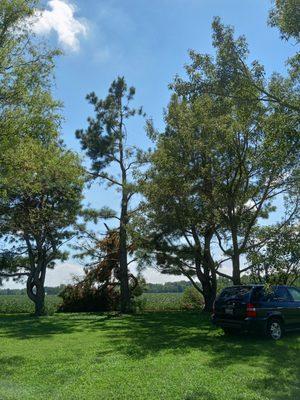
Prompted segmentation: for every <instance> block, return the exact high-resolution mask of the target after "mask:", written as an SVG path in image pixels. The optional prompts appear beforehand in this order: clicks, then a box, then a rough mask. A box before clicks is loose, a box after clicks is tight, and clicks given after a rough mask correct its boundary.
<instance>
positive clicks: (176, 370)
mask: <svg viewBox="0 0 300 400" xmlns="http://www.w3.org/2000/svg"><path fill="white" fill-rule="evenodd" d="M0 343H1V346H0V399H1V400H31V399H35V400H39V399H43V400H44V399H47V400H52V399H53V400H54V399H55V400H62V399H63V400H66V399H68V400H72V399H78V400H79V399H80V400H92V399H93V400H101V399H103V400H104V399H105V400H107V399H120V400H126V399H128V400H129V399H130V400H132V399H133V400H139V399H140V400H145V399H149V400H150V399H151V400H161V399H162V400H176V399H178V400H179V399H182V400H196V399H197V400H254V399H255V400H258V399H259V400H292V399H293V400H298V399H300V384H299V380H300V336H299V335H298V334H289V335H287V336H286V337H285V338H284V339H283V340H281V341H278V342H273V341H268V340H266V339H263V338H260V337H247V336H237V337H226V336H224V335H223V333H222V332H221V331H220V330H218V329H215V328H213V327H212V326H211V324H210V322H209V317H208V316H206V315H203V314H200V313H196V312H152V313H144V314H141V315H132V316H124V317H121V316H112V315H104V314H102V315H96V314H56V315H54V316H49V317H43V318H40V319H34V318H33V317H30V316H27V315H6V316H5V315H2V316H0Z"/></svg>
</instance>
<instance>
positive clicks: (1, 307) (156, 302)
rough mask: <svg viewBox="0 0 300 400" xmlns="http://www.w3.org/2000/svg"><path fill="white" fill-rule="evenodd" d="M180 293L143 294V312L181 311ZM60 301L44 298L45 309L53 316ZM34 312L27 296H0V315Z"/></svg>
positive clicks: (51, 297) (48, 297) (49, 297)
mask: <svg viewBox="0 0 300 400" xmlns="http://www.w3.org/2000/svg"><path fill="white" fill-rule="evenodd" d="M181 297H182V293H145V294H143V295H142V296H141V298H140V299H141V300H139V301H141V303H142V304H143V308H144V310H145V311H167V310H181V309H182V304H181ZM60 302H61V299H60V298H59V297H58V296H46V309H47V312H48V313H49V314H53V313H54V312H55V311H56V309H57V306H58V305H59V303H60ZM33 311H34V307H33V303H32V302H31V301H30V300H29V299H28V297H27V296H22V295H9V296H6V295H3V296H0V314H23V313H32V312H33Z"/></svg>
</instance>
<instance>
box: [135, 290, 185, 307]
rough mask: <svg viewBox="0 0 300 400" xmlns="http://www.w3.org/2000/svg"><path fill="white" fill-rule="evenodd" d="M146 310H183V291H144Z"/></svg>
mask: <svg viewBox="0 0 300 400" xmlns="http://www.w3.org/2000/svg"><path fill="white" fill-rule="evenodd" d="M141 298H142V299H143V300H144V301H145V310H146V311H166V310H181V309H182V304H181V298H182V293H144V294H143V295H142V297H141Z"/></svg>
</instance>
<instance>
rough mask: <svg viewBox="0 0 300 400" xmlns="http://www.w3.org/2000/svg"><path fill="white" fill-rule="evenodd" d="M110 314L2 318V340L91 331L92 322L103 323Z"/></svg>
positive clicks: (47, 336)
mask: <svg viewBox="0 0 300 400" xmlns="http://www.w3.org/2000/svg"><path fill="white" fill-rule="evenodd" d="M110 318H111V316H110V315H109V314H107V315H106V314H68V315H66V314H56V315H53V316H49V317H41V318H36V317H33V316H30V315H27V314H23V315H22V314H19V315H5V316H3V315H2V316H0V338H1V336H2V337H8V338H16V339H34V338H49V337H51V336H54V335H57V334H68V333H73V332H80V331H86V330H89V329H90V325H91V321H93V322H95V321H97V322H98V323H100V322H101V323H103V322H104V321H106V320H108V319H110Z"/></svg>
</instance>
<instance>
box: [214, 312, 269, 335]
mask: <svg viewBox="0 0 300 400" xmlns="http://www.w3.org/2000/svg"><path fill="white" fill-rule="evenodd" d="M211 321H212V323H213V324H214V325H216V326H219V327H220V328H231V329H236V330H245V331H253V332H264V331H265V329H266V324H267V318H257V317H256V318H251V317H247V318H244V319H241V320H238V319H228V318H220V317H218V316H216V315H212V317H211Z"/></svg>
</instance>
